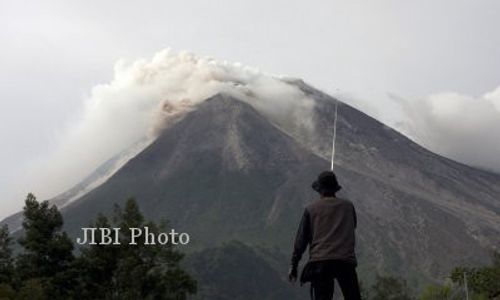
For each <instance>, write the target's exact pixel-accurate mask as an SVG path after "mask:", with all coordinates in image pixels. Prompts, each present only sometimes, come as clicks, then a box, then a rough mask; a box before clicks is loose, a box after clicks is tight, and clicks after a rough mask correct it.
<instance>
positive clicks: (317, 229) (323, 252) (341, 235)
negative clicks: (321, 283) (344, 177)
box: [292, 197, 357, 267]
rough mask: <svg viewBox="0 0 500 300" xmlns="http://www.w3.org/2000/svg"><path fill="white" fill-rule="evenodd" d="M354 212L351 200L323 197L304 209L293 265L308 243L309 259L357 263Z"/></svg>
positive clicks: (294, 265)
mask: <svg viewBox="0 0 500 300" xmlns="http://www.w3.org/2000/svg"><path fill="white" fill-rule="evenodd" d="M356 223H357V220H356V211H355V209H354V205H353V204H352V202H351V201H349V200H346V199H341V198H334V197H323V198H321V199H320V200H317V201H315V202H313V203H311V204H309V205H308V206H307V207H306V209H305V210H304V214H303V215H302V220H301V221H300V225H299V229H298V230H297V236H296V237H295V244H294V250H293V255H292V266H293V267H297V265H298V263H299V261H300V259H301V258H302V254H303V253H304V251H305V250H306V248H307V246H308V245H309V261H311V262H312V261H322V260H340V261H345V262H349V263H353V264H355V265H356V264H357V260H356V254H355V252H354V247H355V233H354V231H355V229H356Z"/></svg>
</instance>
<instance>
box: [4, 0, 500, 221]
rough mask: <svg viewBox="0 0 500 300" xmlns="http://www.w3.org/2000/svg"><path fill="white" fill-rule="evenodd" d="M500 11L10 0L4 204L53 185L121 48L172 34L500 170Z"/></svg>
mask: <svg viewBox="0 0 500 300" xmlns="http://www.w3.org/2000/svg"><path fill="white" fill-rule="evenodd" d="M499 13H500V2H499V1H497V0H474V1H472V0H468V1H466V0H439V1H436V0H421V1H400V0H378V1H357V0H346V1H338V0H328V1H326V0H325V1H262V0H253V1H238V0H225V1H191V0H185V1H132V0H131V1H117V0H109V1H99V2H97V1H96V2H93V1H51V0H48V1H10V0H0V45H2V46H1V47H0V66H1V67H0V141H1V147H0V199H1V200H0V201H1V202H0V203H1V205H0V218H2V217H5V216H7V215H8V214H9V213H12V212H14V211H16V210H19V209H20V208H21V207H22V204H23V200H24V197H25V195H26V194H27V193H28V192H30V191H31V192H34V193H35V194H36V195H38V196H39V198H41V199H44V198H48V197H51V196H54V193H55V192H54V191H51V192H47V191H44V189H43V188H40V186H41V185H44V184H50V183H46V182H44V180H43V179H44V176H45V175H46V172H50V170H48V169H49V168H50V164H51V159H54V155H53V154H54V153H58V150H59V149H60V148H61V147H62V146H61V145H62V144H64V143H67V141H68V139H67V136H68V132H71V131H72V130H74V128H75V127H78V124H79V122H82V119H83V118H84V115H85V111H86V109H87V108H86V107H87V106H88V101H89V99H92V97H93V93H94V90H95V87H96V86H99V85H102V84H106V83H109V82H112V81H113V79H114V77H115V75H116V72H115V71H116V70H115V68H114V66H115V64H116V62H117V61H119V60H124V61H128V62H133V61H136V60H138V59H142V58H144V59H151V58H152V57H153V56H154V55H155V53H158V52H159V51H161V50H162V49H165V48H167V47H170V48H172V49H174V50H176V51H183V50H187V51H190V52H193V53H196V54H197V55H200V56H211V57H214V58H216V59H217V60H220V61H228V62H235V63H236V62H239V63H241V64H243V65H248V66H252V67H255V68H258V69H259V70H262V71H263V72H266V73H270V74H276V75H287V76H291V77H300V78H303V79H304V80H305V81H306V82H308V83H310V84H311V85H313V86H315V87H317V88H319V89H321V90H324V91H326V92H328V93H331V94H335V95H339V96H340V97H341V99H342V100H343V101H345V102H347V103H349V104H351V105H354V106H355V107H357V108H359V109H361V110H362V111H364V112H366V113H368V114H369V115H371V116H373V117H376V118H377V119H379V120H381V121H383V122H384V123H387V124H388V125H391V126H393V127H395V128H396V129H398V130H400V131H401V132H403V133H405V134H407V135H408V136H410V137H411V138H412V139H414V140H415V141H417V142H419V143H420V144H422V145H424V146H425V147H427V148H429V149H431V150H432V151H435V152H437V153H440V154H442V155H444V156H447V157H450V158H452V159H455V160H458V161H461V162H464V163H468V164H471V165H474V166H480V167H483V168H488V169H491V170H494V171H497V172H500V158H498V155H497V153H500V89H499V87H500V56H499V53H500V32H499V31H500V29H499V28H500V18H498V15H499ZM94 147H99V145H97V146H96V145H94ZM75 155H76V154H75ZM76 156H78V157H74V158H71V159H74V160H82V159H84V158H85V157H84V156H85V152H84V151H81V152H78V153H77V155H76ZM60 161H63V160H59V162H60ZM63 162H64V161H63ZM40 166H45V168H41V167H40ZM84 175H86V174H82V177H83V176H84Z"/></svg>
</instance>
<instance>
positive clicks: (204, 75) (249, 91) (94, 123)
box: [29, 49, 313, 198]
mask: <svg viewBox="0 0 500 300" xmlns="http://www.w3.org/2000/svg"><path fill="white" fill-rule="evenodd" d="M219 92H225V93H229V94H232V95H234V96H236V97H238V98H239V99H241V100H243V101H246V102H248V103H250V104H251V105H253V106H254V107H255V108H256V109H257V110H259V111H260V112H261V113H263V114H265V115H267V116H268V117H269V118H270V119H271V120H272V121H274V122H275V123H277V124H282V123H285V122H288V123H289V122H292V123H293V124H292V125H295V128H312V125H311V124H310V123H308V122H309V121H308V120H310V118H308V117H305V115H304V114H307V113H308V112H311V111H312V107H313V101H312V100H311V99H308V98H307V97H306V96H305V95H304V94H303V93H302V91H300V90H299V89H298V88H297V87H295V86H294V85H292V84H289V83H287V82H286V81H283V80H281V79H280V78H279V77H278V76H271V75H268V74H265V73H263V72H261V71H259V70H258V69H255V68H250V67H246V66H243V65H241V64H238V63H228V62H219V61H216V60H215V59H213V58H210V57H199V56H196V55H194V54H191V53H187V52H180V53H176V52H174V51H172V50H170V49H166V50H163V51H160V52H158V53H157V54H155V55H154V57H153V58H152V59H151V60H145V59H141V60H138V61H135V62H132V63H127V62H126V61H124V60H120V61H118V62H117V63H116V65H115V67H114V78H113V80H112V81H111V82H110V83H107V84H101V85H98V86H96V87H94V88H93V89H92V92H91V95H90V97H89V98H88V99H87V100H86V101H85V105H84V108H83V111H82V113H81V115H80V117H79V119H78V120H76V122H75V123H74V124H73V125H72V126H70V127H69V128H68V129H67V130H66V131H65V132H64V134H62V137H61V139H60V142H59V145H60V146H59V147H58V149H57V151H56V152H55V153H54V154H53V155H52V156H51V157H50V158H48V159H46V160H45V161H44V163H42V164H40V166H39V168H38V169H39V170H38V171H36V172H34V176H33V177H34V178H31V179H29V180H30V185H29V186H32V187H34V188H33V189H32V190H33V191H34V192H35V193H36V194H38V195H42V198H47V197H52V196H54V195H56V194H58V193H61V192H63V191H64V190H65V189H67V188H69V187H71V186H73V185H75V184H77V183H78V182H79V181H80V180H82V178H84V177H85V176H87V175H88V174H89V173H91V172H92V171H93V170H94V169H95V168H96V167H98V166H99V165H100V164H102V163H103V162H105V161H106V160H108V159H109V158H111V157H113V156H114V155H116V154H117V153H119V152H121V151H123V150H124V149H127V148H129V147H131V145H134V147H136V148H137V142H138V141H141V143H140V147H145V146H146V145H147V144H148V143H149V142H151V141H152V140H154V138H155V137H156V136H157V135H158V133H159V132H161V130H162V129H163V128H165V127H168V126H169V125H170V124H172V123H173V122H175V121H176V120H178V119H179V118H181V117H182V116H183V115H184V114H185V113H187V112H189V111H190V110H192V109H194V107H195V106H196V105H197V104H199V103H200V102H202V101H203V100H205V99H207V98H209V97H210V96H212V95H214V94H216V93H219ZM287 125H290V124H287ZM292 128H293V126H292ZM131 153H134V154H135V153H137V151H133V152H131ZM122 161H123V163H124V162H126V160H122ZM117 167H118V166H117ZM40 174H43V176H40ZM101 180H102V179H101ZM32 182H35V184H31V183H32Z"/></svg>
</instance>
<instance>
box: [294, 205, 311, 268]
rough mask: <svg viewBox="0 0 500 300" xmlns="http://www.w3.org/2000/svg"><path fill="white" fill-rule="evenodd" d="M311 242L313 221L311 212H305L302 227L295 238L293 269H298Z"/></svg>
mask: <svg viewBox="0 0 500 300" xmlns="http://www.w3.org/2000/svg"><path fill="white" fill-rule="evenodd" d="M310 242H311V219H310V216H309V212H308V211H307V209H306V210H304V214H303V215H302V219H301V220H300V225H299V228H298V230H297V235H296V236H295V243H294V247H293V254H292V268H295V269H296V268H297V266H298V265H299V261H300V259H301V258H302V254H304V251H306V248H307V245H308V244H309V243H310Z"/></svg>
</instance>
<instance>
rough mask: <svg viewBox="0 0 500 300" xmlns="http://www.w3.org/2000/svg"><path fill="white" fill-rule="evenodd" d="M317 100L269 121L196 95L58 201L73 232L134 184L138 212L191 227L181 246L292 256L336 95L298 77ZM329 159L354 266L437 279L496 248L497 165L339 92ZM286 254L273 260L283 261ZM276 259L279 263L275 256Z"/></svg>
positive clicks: (323, 159) (368, 274) (224, 98)
mask: <svg viewBox="0 0 500 300" xmlns="http://www.w3.org/2000/svg"><path fill="white" fill-rule="evenodd" d="M293 84H296V85H297V86H299V87H300V88H301V89H302V91H303V92H304V93H305V94H306V95H308V96H309V97H311V98H313V99H314V100H315V103H316V105H315V110H314V113H313V115H311V116H309V117H311V118H312V121H313V124H314V131H312V132H311V131H310V130H308V129H304V130H297V128H299V129H300V127H297V126H291V127H288V125H287V124H279V123H272V122H271V121H270V120H269V119H268V118H266V117H264V116H263V115H262V114H261V113H259V112H258V111H257V110H255V109H254V108H253V107H252V106H251V105H249V104H247V103H244V102H242V101H240V100H238V99H236V98H233V97H231V96H228V95H225V94H217V95H215V96H213V97H211V98H210V99H208V100H206V101H204V102H202V103H201V104H199V106H198V108H197V109H196V110H194V111H192V112H190V113H188V114H187V115H186V116H185V117H184V118H183V119H182V120H180V121H178V122H177V123H175V124H173V125H172V126H170V127H168V128H167V129H165V130H164V132H163V133H162V134H161V135H160V136H159V137H158V138H157V140H156V141H154V142H153V143H152V144H151V145H149V146H148V147H147V148H146V149H144V150H143V151H142V152H140V153H139V154H138V155H136V156H135V157H134V158H132V159H131V160H130V161H128V162H127V163H126V164H125V165H124V166H123V167H122V168H121V169H120V170H118V171H117V172H116V173H115V174H114V175H113V176H111V177H110V178H109V179H108V180H107V181H106V182H105V183H104V184H102V185H101V186H99V187H97V188H95V189H94V190H92V191H91V192H89V193H88V194H86V195H84V196H83V197H81V198H79V199H77V200H76V201H74V202H72V203H70V204H68V205H67V206H66V207H64V208H63V214H64V217H65V220H66V228H67V230H69V232H70V233H71V234H72V235H77V234H78V233H79V232H78V231H79V228H80V227H82V226H86V225H87V224H88V223H89V221H90V220H91V219H95V217H96V215H97V213H99V212H103V213H109V212H110V211H111V210H112V207H113V204H114V203H123V201H125V199H126V198H128V197H131V196H135V197H136V198H137V200H138V201H139V203H140V206H141V209H142V210H143V212H144V214H145V215H146V216H147V217H149V218H153V219H161V218H166V219H168V220H170V222H171V225H172V227H174V228H176V229H177V230H178V231H186V232H188V233H189V234H190V235H191V240H192V244H190V247H188V248H186V249H187V250H191V251H192V250H193V249H195V250H201V249H204V248H206V247H211V246H217V245H220V244H221V243H223V242H225V241H230V240H240V241H243V242H245V243H246V244H249V245H260V246H262V245H263V246H264V247H268V248H273V247H276V248H277V249H279V251H281V253H282V254H283V256H284V257H288V256H289V255H290V254H289V252H290V250H291V245H292V242H293V237H294V233H295V230H296V227H297V225H298V222H299V218H300V215H301V213H302V211H303V207H304V206H305V205H306V204H307V203H309V202H310V201H313V200H314V199H315V198H316V197H317V195H315V194H314V192H313V191H312V190H311V189H310V184H311V182H312V181H313V180H314V178H315V177H316V176H317V174H318V173H319V172H320V171H323V170H324V169H327V168H328V167H329V161H328V160H329V155H330V150H331V144H330V143H331V135H330V133H331V132H332V124H333V110H334V101H335V99H333V98H331V97H330V96H328V95H326V94H324V93H322V92H320V91H317V90H315V89H313V88H312V87H310V86H308V85H306V84H304V83H303V82H300V81H297V82H294V83H293ZM339 109H340V110H339V120H338V140H337V142H338V144H337V162H338V165H337V166H336V169H335V171H336V172H337V174H338V177H339V181H340V183H341V185H342V186H343V187H344V188H343V190H342V191H341V194H340V196H343V197H347V198H349V199H351V200H352V201H353V202H354V203H355V206H356V209H357V212H358V220H359V226H358V254H359V256H360V271H361V273H362V277H363V278H365V279H367V280H369V279H370V278H372V277H373V276H374V274H375V272H377V271H378V272H390V273H396V274H398V275H401V276H405V277H406V278H408V279H409V280H410V283H411V284H414V285H417V284H419V283H421V282H422V281H426V280H442V279H444V276H446V275H447V274H448V272H449V271H450V269H451V268H452V267H453V266H456V265H458V264H461V263H470V264H477V263H479V264H481V263H486V262H487V261H488V260H489V254H490V251H491V250H493V249H500V240H499V238H498V236H500V200H499V198H500V176H498V175H495V174H492V173H488V172H485V171H481V170H477V169H474V168H471V167H468V166H465V165H462V164H459V163H456V162H453V161H451V160H448V159H446V158H443V157H441V156H438V155H435V154H433V153H431V152H429V151H428V150H426V149H424V148H422V147H420V146H418V145H417V144H415V143H413V142H412V141H410V140H409V139H408V138H406V137H404V136H402V135H401V134H399V133H398V132H396V131H394V130H392V129H390V128H388V127H386V126H384V125H383V124H381V123H380V122H378V121H376V120H374V119H372V118H370V117H369V116H367V115H365V114H363V113H361V112H359V111H357V110H355V109H354V108H352V107H350V106H348V105H345V104H342V103H341V104H340V106H339ZM287 263H288V262H287V261H286V260H283V261H280V262H278V263H273V265H274V266H276V268H277V270H278V271H279V272H284V271H283V270H286V265H287ZM280 265H281V266H283V267H282V268H283V269H280V267H279V266H280Z"/></svg>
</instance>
